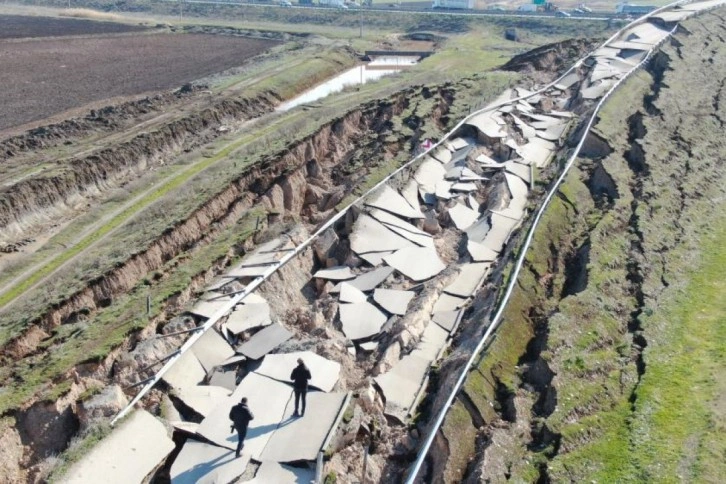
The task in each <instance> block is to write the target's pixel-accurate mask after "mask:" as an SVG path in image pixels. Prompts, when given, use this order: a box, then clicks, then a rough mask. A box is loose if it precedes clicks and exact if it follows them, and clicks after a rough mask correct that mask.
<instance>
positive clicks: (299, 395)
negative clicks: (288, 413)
mask: <svg viewBox="0 0 726 484" xmlns="http://www.w3.org/2000/svg"><path fill="white" fill-rule="evenodd" d="M311 378H312V375H310V370H308V367H307V366H305V362H304V361H303V360H302V358H298V360H297V366H296V367H295V369H294V370H292V374H291V375H290V380H292V382H293V383H292V388H293V390H294V391H295V414H294V416H295V417H298V416H301V415H305V399H306V398H305V397H306V396H307V393H308V380H310V379H311ZM300 400H302V412H301V413H298V411H297V409H298V407H299V405H298V403H299V402H300Z"/></svg>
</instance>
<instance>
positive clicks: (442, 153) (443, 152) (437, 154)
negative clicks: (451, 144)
mask: <svg viewBox="0 0 726 484" xmlns="http://www.w3.org/2000/svg"><path fill="white" fill-rule="evenodd" d="M431 156H432V157H433V158H434V159H435V160H436V161H438V162H439V163H444V164H446V163H448V162H450V161H451V150H450V149H448V148H446V147H445V146H439V147H438V148H436V149H435V150H434V151H433V152H432V153H431Z"/></svg>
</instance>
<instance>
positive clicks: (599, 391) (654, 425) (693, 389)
mask: <svg viewBox="0 0 726 484" xmlns="http://www.w3.org/2000/svg"><path fill="white" fill-rule="evenodd" d="M712 20H713V19H712ZM689 30H691V31H695V32H696V34H697V36H694V37H692V38H689V39H688V41H689V42H691V44H690V45H687V46H686V47H683V48H682V49H679V53H678V54H676V53H675V51H674V48H673V47H670V46H668V47H665V48H664V50H665V51H666V52H667V53H668V54H669V55H670V66H669V67H670V68H671V69H672V70H668V71H666V73H665V80H664V81H663V84H662V85H660V86H659V88H660V89H661V91H660V92H659V93H658V94H657V95H655V96H653V93H652V92H651V89H652V87H651V86H652V84H653V83H654V79H653V77H652V76H651V75H650V74H648V73H640V74H638V75H637V76H635V77H633V78H632V79H631V80H630V81H629V82H628V84H627V85H626V86H624V87H623V89H621V90H620V91H619V92H618V93H617V94H616V96H614V97H613V98H612V99H611V100H610V101H609V102H608V104H607V105H606V108H605V109H604V111H603V112H602V114H601V120H600V122H599V124H598V125H597V128H596V129H597V130H598V131H599V132H600V133H601V134H602V135H603V136H604V137H605V138H606V139H608V140H609V142H610V145H611V147H612V148H613V150H614V152H613V154H611V155H610V156H607V157H606V158H605V159H604V160H602V164H603V167H604V169H605V170H606V172H607V173H608V174H609V176H610V177H611V179H612V181H613V187H614V191H612V193H611V194H610V199H607V197H605V198H603V196H602V195H601V194H600V193H599V192H598V191H597V190H594V191H591V188H592V187H593V186H594V185H593V183H595V182H594V181H593V178H591V173H592V170H593V162H592V161H589V160H581V161H580V165H579V167H578V168H576V169H574V170H573V171H572V172H571V173H570V174H569V176H568V178H567V180H566V182H565V185H564V186H563V188H562V190H561V193H562V197H560V198H556V199H555V200H553V202H552V205H551V206H550V207H549V209H548V211H547V214H546V215H545V217H544V219H543V222H542V225H541V226H540V229H539V230H538V232H537V235H536V237H535V240H534V244H533V247H532V248H531V249H530V251H529V253H528V270H526V271H523V273H522V275H521V276H520V282H519V287H518V288H517V290H516V291H515V294H514V298H513V299H512V301H511V302H510V304H509V306H508V308H507V311H506V315H505V321H504V324H503V326H502V327H501V329H500V331H499V334H498V336H497V338H496V340H495V341H494V342H493V343H492V345H491V347H490V348H489V351H488V353H487V355H486V356H485V357H484V358H483V360H482V362H481V364H480V366H479V368H478V369H477V371H474V372H472V374H471V375H470V377H469V379H468V381H467V386H466V391H467V393H468V394H469V395H470V396H471V397H472V399H474V400H475V401H476V403H477V407H478V408H479V410H480V411H481V413H482V414H483V415H484V417H485V419H486V420H487V421H488V422H491V421H493V420H496V419H497V417H498V413H497V412H496V410H497V409H496V408H494V409H493V408H492V407H491V405H489V402H496V401H497V399H496V387H497V385H502V386H503V387H504V388H505V389H506V390H507V391H508V392H510V393H511V394H516V395H520V396H523V397H529V398H530V399H531V400H532V401H534V400H535V399H536V398H537V396H538V395H537V394H533V393H532V391H531V387H527V386H526V385H524V381H525V380H527V375H526V372H523V370H524V368H523V367H522V366H519V367H518V366H517V365H522V363H523V362H525V361H527V358H528V356H527V350H528V348H527V345H528V343H529V341H530V339H531V337H532V336H533V335H534V331H535V328H536V327H537V328H540V329H541V330H542V329H544V331H542V333H544V337H545V346H544V350H543V351H542V353H541V354H540V357H541V358H542V360H543V361H545V362H546V363H547V365H548V366H549V367H550V368H551V369H552V371H553V372H554V374H555V376H554V378H553V380H552V386H553V387H554V390H555V391H556V407H555V408H554V409H553V410H552V411H551V413H550V412H545V413H544V414H540V415H537V414H536V412H535V417H534V419H533V422H532V427H533V428H534V427H538V426H542V425H546V427H547V428H548V429H549V430H550V432H552V433H553V434H554V435H555V436H556V437H557V439H555V440H554V441H551V443H550V445H548V446H546V447H544V448H542V449H540V450H538V451H533V450H532V449H531V448H527V446H528V445H530V444H533V443H534V444H535V447H536V446H537V445H536V444H537V442H532V441H531V436H521V435H520V436H518V437H517V438H516V439H514V440H515V441H516V443H515V444H514V445H512V447H511V448H510V449H507V452H510V453H511V455H510V456H509V459H510V460H509V461H508V462H509V464H510V465H511V468H510V472H511V477H512V478H513V479H521V480H524V481H532V480H536V479H537V478H538V476H541V475H542V474H543V473H544V474H547V475H548V478H549V479H552V480H553V481H562V480H572V481H578V482H581V481H594V482H634V481H637V482H677V481H680V480H691V481H696V482H699V481H700V482H718V481H719V479H720V477H721V476H723V474H724V471H726V469H725V467H726V465H725V463H726V459H724V456H725V455H726V454H725V453H724V452H725V450H726V440H725V439H724V438H723V435H724V425H723V422H724V417H725V416H726V405H724V401H725V399H726V378H725V377H724V374H726V371H725V370H726V338H725V337H726V325H724V324H723V321H724V317H725V316H726V297H725V294H726V291H725V289H726V287H725V286H724V281H723V278H722V277H721V274H723V273H724V270H726V246H724V244H723V243H722V240H723V237H724V235H726V217H724V216H723V215H722V214H723V200H724V190H723V188H722V186H723V176H724V175H723V171H722V170H720V169H719V168H718V166H719V163H718V162H717V160H719V159H722V158H723V156H724V154H725V152H724V151H725V149H724V146H723V143H722V141H720V139H721V134H720V133H721V130H720V128H719V127H718V117H715V118H714V117H708V116H707V117H704V116H703V113H704V112H708V111H709V110H713V109H719V107H718V105H717V104H716V105H714V104H712V103H711V100H710V97H709V93H710V92H714V90H716V91H717V90H718V87H717V86H715V87H714V86H712V84H713V83H714V82H716V84H718V79H720V78H722V76H719V75H718V73H722V72H723V71H724V56H719V55H714V53H709V52H707V51H703V50H702V49H701V46H702V45H703V42H704V37H707V34H706V32H707V29H699V28H698V27H697V26H696V25H695V22H694V24H692V25H689ZM709 40H711V39H709ZM681 41H683V39H681ZM707 57H710V60H708V59H706V58H707ZM704 61H707V62H708V63H709V64H710V65H711V66H712V67H711V68H710V69H709V68H703V69H702V68H699V67H698V66H701V65H703V64H702V63H703V62H704ZM695 72H698V73H699V74H698V76H699V79H700V80H701V81H702V82H703V89H702V90H698V91H695V92H694V91H692V90H688V88H687V85H688V82H687V81H686V79H688V77H689V75H693V74H692V73H695ZM686 73H691V74H686ZM714 79H716V81H714ZM656 82H657V81H656ZM684 92H688V93H689V95H688V96H683V95H682V93H684ZM644 99H645V100H646V101H645V102H646V103H647V102H648V99H655V108H650V110H649V111H647V110H645V108H643V107H641V108H640V112H641V113H642V116H643V118H644V121H643V123H644V124H643V128H642V129H641V128H640V127H639V126H638V123H637V121H636V118H633V117H631V115H633V114H634V113H635V112H636V111H639V109H638V106H642V105H643V102H644ZM720 109H721V112H723V108H720ZM648 112H654V113H656V114H655V115H651V116H649V115H648ZM721 116H723V115H721ZM628 127H630V132H623V131H624V130H627V128H628ZM640 138H642V141H635V142H634V140H637V139H640ZM635 145H639V146H643V150H644V163H645V167H646V168H645V170H642V169H639V168H638V152H639V150H638V149H637V148H636V149H634V148H633V146H635ZM629 160H630V163H628V161H629ZM597 183H601V181H600V182H597ZM583 245H589V256H588V259H587V260H586V264H587V265H586V268H585V267H579V268H574V269H575V272H581V271H586V274H585V281H586V285H585V287H580V288H578V289H577V290H572V288H571V287H569V286H568V283H571V282H572V280H571V279H570V280H568V278H569V277H571V274H568V272H567V270H568V269H570V270H572V269H573V267H572V266H570V267H569V268H568V267H566V264H565V263H566V262H567V261H568V260H569V261H570V262H569V263H572V261H573V257H572V256H573V255H574V253H575V251H576V250H577V249H578V248H579V247H582V246H583ZM643 341H644V342H645V344H646V345H647V346H645V348H644V349H643V348H642V346H643ZM641 349H642V350H643V351H642V358H643V360H642V366H641V363H640V362H639V355H640V351H641ZM639 367H641V372H639V371H638V370H639ZM641 374H642V375H641ZM535 409H536V407H535V406H534V405H533V410H535ZM513 434H514V432H510V434H509V435H513ZM494 452H496V451H494ZM505 459H506V457H505Z"/></svg>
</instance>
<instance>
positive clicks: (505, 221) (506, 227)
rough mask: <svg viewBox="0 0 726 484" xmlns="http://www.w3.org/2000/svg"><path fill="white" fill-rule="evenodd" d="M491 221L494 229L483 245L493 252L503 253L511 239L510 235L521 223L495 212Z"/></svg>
mask: <svg viewBox="0 0 726 484" xmlns="http://www.w3.org/2000/svg"><path fill="white" fill-rule="evenodd" d="M491 221H492V227H491V229H489V232H487V235H486V237H485V238H484V240H483V241H482V245H484V246H485V247H488V248H489V249H491V250H495V251H497V252H501V250H502V249H503V248H504V245H505V244H506V243H507V240H508V239H509V234H511V233H512V230H514V228H515V227H516V226H517V225H519V221H517V220H514V219H512V218H510V217H507V216H505V215H501V214H498V213H494V212H492V214H491Z"/></svg>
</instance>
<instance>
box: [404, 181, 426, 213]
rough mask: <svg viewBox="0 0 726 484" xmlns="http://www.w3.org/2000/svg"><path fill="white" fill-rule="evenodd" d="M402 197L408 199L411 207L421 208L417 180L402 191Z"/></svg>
mask: <svg viewBox="0 0 726 484" xmlns="http://www.w3.org/2000/svg"><path fill="white" fill-rule="evenodd" d="M401 196H402V197H403V198H405V199H406V201H407V202H408V204H409V205H411V206H412V207H414V208H417V207H418V208H419V209H420V208H421V204H420V203H419V200H418V183H416V180H409V181H408V183H406V186H405V187H403V190H401Z"/></svg>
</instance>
